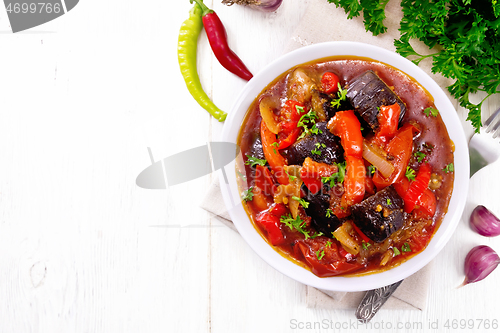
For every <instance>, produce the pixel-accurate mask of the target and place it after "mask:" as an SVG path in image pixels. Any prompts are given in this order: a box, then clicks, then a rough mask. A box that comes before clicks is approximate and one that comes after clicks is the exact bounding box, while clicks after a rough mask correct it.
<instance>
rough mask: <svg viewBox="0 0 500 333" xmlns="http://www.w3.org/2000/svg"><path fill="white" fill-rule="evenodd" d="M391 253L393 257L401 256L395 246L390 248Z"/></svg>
mask: <svg viewBox="0 0 500 333" xmlns="http://www.w3.org/2000/svg"><path fill="white" fill-rule="evenodd" d="M392 251H393V252H394V256H399V255H400V254H401V252H399V250H398V248H397V247H395V246H394V247H393V248H392Z"/></svg>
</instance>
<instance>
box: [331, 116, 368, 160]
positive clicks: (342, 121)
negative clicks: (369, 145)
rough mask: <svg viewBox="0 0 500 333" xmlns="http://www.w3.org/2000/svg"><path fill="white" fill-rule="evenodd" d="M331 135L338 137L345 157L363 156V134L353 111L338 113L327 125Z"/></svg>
mask: <svg viewBox="0 0 500 333" xmlns="http://www.w3.org/2000/svg"><path fill="white" fill-rule="evenodd" d="M327 127H328V129H329V130H330V132H332V134H334V135H336V136H339V137H340V142H341V144H342V147H343V148H344V154H345V156H350V157H358V158H361V157H362V156H363V134H361V124H360V123H359V120H358V118H357V117H356V115H355V114H354V111H353V110H349V111H339V112H337V113H336V114H335V116H334V117H333V118H332V119H330V121H329V122H328V125H327Z"/></svg>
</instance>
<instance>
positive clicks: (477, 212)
mask: <svg viewBox="0 0 500 333" xmlns="http://www.w3.org/2000/svg"><path fill="white" fill-rule="evenodd" d="M469 222H470V227H471V228H472V230H474V231H476V232H477V233H478V234H480V235H482V236H486V237H493V236H498V235H500V220H499V219H498V217H496V216H495V215H494V214H493V213H492V212H490V211H489V210H488V208H486V207H484V206H482V205H479V206H477V207H476V208H474V210H473V211H472V214H471V215H470V219H469Z"/></svg>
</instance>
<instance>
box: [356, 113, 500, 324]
mask: <svg viewBox="0 0 500 333" xmlns="http://www.w3.org/2000/svg"><path fill="white" fill-rule="evenodd" d="M499 136H500V108H499V109H498V110H496V111H495V112H494V113H493V114H492V115H491V116H490V117H489V118H488V119H487V120H486V121H485V122H484V125H483V127H482V128H481V129H480V133H476V134H474V135H473V136H472V138H471V140H470V141H469V159H470V177H472V175H473V174H475V173H476V172H477V171H479V170H480V169H482V168H483V167H485V166H487V165H488V164H491V163H493V162H495V161H496V160H498V158H499V157H500V144H499V142H500V141H499V140H498V139H497V138H498V137H499ZM402 282H403V280H401V281H399V282H396V283H394V284H391V285H389V286H385V287H382V288H378V289H373V290H368V291H367V292H366V294H365V296H364V297H363V300H362V301H361V303H359V306H358V308H357V309H356V318H357V319H358V320H359V321H360V322H362V323H367V322H369V321H370V320H371V319H372V318H373V316H375V314H376V313H377V312H378V310H379V309H380V308H381V307H382V305H384V303H385V302H386V301H387V300H388V299H389V297H391V295H392V294H393V293H394V291H396V289H397V288H398V287H399V285H400V284H401V283H402Z"/></svg>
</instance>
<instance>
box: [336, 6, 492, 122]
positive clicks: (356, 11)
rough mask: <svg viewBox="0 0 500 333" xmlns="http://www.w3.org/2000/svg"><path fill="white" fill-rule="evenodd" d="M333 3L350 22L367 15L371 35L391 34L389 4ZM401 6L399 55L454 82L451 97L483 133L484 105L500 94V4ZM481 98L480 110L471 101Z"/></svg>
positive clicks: (364, 17) (478, 105)
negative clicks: (423, 47)
mask: <svg viewBox="0 0 500 333" xmlns="http://www.w3.org/2000/svg"><path fill="white" fill-rule="evenodd" d="M328 2H330V3H333V4H335V5H336V6H337V7H342V8H343V9H344V11H345V13H346V14H347V18H348V19H352V18H353V17H356V16H359V15H360V14H362V16H363V23H364V26H365V29H366V31H371V32H372V34H373V35H374V36H377V35H379V34H381V33H384V32H386V31H387V27H386V26H385V25H384V19H385V18H386V11H385V9H386V5H387V2H388V1H387V0H380V1H379V0H377V1H365V0H328ZM398 3H401V9H402V12H403V16H402V18H401V22H399V24H398V26H399V36H400V37H399V39H395V40H394V46H395V47H396V52H398V53H399V54H400V55H402V56H403V57H406V58H408V59H410V60H411V61H412V62H413V63H415V64H416V65H418V64H419V63H420V62H421V61H422V60H424V59H427V58H430V59H429V60H431V63H432V68H431V71H432V72H433V73H439V74H441V75H443V76H444V77H446V78H448V79H450V81H451V82H452V84H451V85H449V86H448V87H447V88H448V91H449V92H450V93H451V95H452V96H453V97H454V98H455V99H456V100H457V101H458V102H459V104H460V106H461V107H463V108H466V109H467V110H468V116H467V120H468V121H470V122H471V123H472V126H473V127H474V129H475V131H476V132H479V129H480V128H481V126H482V122H481V108H482V105H483V103H484V102H485V101H486V100H488V98H489V97H490V96H492V95H496V94H499V93H500V90H499V89H498V87H499V85H500V75H499V74H500V70H499V66H498V64H499V62H498V50H499V49H500V39H499V38H498V36H499V35H498V31H499V29H498V28H499V19H500V1H498V0H491V1H472V0H462V1H449V0H433V1H428V0H416V1H406V0H405V1H398ZM416 41H419V42H421V43H422V45H424V44H425V45H426V46H427V47H428V50H427V51H429V52H422V53H423V54H420V53H418V52H416V51H415V49H414V48H413V46H412V44H413V43H414V42H416ZM478 92H482V93H483V94H484V98H482V99H481V100H480V101H479V103H477V104H475V103H473V102H472V101H471V98H470V96H474V95H476V93H478ZM481 97H483V96H481ZM430 113H431V111H430V110H429V114H430Z"/></svg>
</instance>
